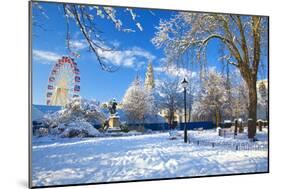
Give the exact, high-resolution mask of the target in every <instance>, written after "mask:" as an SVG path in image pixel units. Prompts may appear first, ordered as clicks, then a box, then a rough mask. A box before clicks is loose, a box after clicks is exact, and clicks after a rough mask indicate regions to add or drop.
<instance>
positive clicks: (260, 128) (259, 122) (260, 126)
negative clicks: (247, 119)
mask: <svg viewBox="0 0 281 189" xmlns="http://www.w3.org/2000/svg"><path fill="white" fill-rule="evenodd" d="M262 125H263V123H262V121H261V120H259V121H258V126H259V131H260V132H261V131H262Z"/></svg>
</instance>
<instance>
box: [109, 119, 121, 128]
mask: <svg viewBox="0 0 281 189" xmlns="http://www.w3.org/2000/svg"><path fill="white" fill-rule="evenodd" d="M108 125H109V128H120V121H119V116H111V117H109V120H108Z"/></svg>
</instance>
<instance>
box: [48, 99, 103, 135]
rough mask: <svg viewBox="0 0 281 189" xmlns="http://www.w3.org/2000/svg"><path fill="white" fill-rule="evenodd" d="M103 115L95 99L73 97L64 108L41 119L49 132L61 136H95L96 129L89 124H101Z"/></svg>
mask: <svg viewBox="0 0 281 189" xmlns="http://www.w3.org/2000/svg"><path fill="white" fill-rule="evenodd" d="M104 120H105V115H104V114H103V113H102V112H101V111H100V109H99V104H98V103H97V102H96V101H90V100H86V99H81V98H73V100H72V101H71V102H69V103H68V104H67V105H66V106H65V107H64V109H62V110H60V111H58V112H55V113H53V114H48V115H46V116H45V117H44V119H43V124H44V125H46V126H47V127H48V128H49V130H50V134H52V135H59V136H62V137H76V136H78V137H88V136H97V133H98V131H97V130H96V129H95V128H94V126H93V125H91V124H102V123H103V122H104Z"/></svg>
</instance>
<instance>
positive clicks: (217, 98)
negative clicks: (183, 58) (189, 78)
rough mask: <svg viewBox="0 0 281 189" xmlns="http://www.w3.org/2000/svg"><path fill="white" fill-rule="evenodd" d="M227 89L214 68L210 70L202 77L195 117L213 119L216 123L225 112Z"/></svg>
mask: <svg viewBox="0 0 281 189" xmlns="http://www.w3.org/2000/svg"><path fill="white" fill-rule="evenodd" d="M227 103H228V102H227V91H226V88H225V80H224V78H223V77H222V76H221V74H220V73H218V72H217V71H215V70H210V71H209V72H207V75H206V76H205V77H204V79H203V84H202V89H201V97H200V98H199V99H198V100H197V102H196V104H195V107H194V108H193V109H194V115H195V116H197V119H201V120H202V119H203V120H214V121H215V122H216V124H217V126H218V124H219V123H220V122H221V121H222V117H223V114H225V113H226V111H227V109H226V107H227V106H226V105H227Z"/></svg>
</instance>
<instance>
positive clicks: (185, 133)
mask: <svg viewBox="0 0 281 189" xmlns="http://www.w3.org/2000/svg"><path fill="white" fill-rule="evenodd" d="M181 84H182V87H183V89H184V91H183V93H184V142H185V143H187V124H186V88H187V84H188V82H187V81H186V79H185V78H184V79H183V81H182V82H181Z"/></svg>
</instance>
